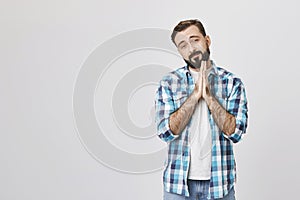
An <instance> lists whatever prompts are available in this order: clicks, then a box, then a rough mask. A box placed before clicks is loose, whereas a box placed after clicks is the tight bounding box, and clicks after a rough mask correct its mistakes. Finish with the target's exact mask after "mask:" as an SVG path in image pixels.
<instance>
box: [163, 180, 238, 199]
mask: <svg viewBox="0 0 300 200" xmlns="http://www.w3.org/2000/svg"><path fill="white" fill-rule="evenodd" d="M188 187H189V193H190V196H189V197H185V196H181V195H178V194H173V193H169V192H166V191H164V200H204V199H207V195H208V189H209V180H207V181H200V180H190V179H188ZM219 200H235V191H234V188H232V189H231V190H230V191H229V193H228V194H227V195H226V196H225V197H223V198H221V199H219Z"/></svg>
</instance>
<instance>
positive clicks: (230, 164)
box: [155, 62, 248, 199]
mask: <svg viewBox="0 0 300 200" xmlns="http://www.w3.org/2000/svg"><path fill="white" fill-rule="evenodd" d="M208 81H209V83H210V91H211V94H212V95H213V96H214V97H215V98H216V99H217V100H218V102H219V103H220V104H221V105H222V106H223V107H224V108H225V109H226V110H227V111H228V112H229V113H231V114H233V115H234V116H235V118H236V128H235V132H234V133H233V134H232V135H230V136H227V135H225V134H224V133H223V132H222V131H221V130H220V129H219V127H218V126H217V125H216V123H215V122H214V119H213V117H212V115H211V113H210V112H209V122H210V127H211V133H212V158H211V161H212V163H211V178H210V188H209V197H210V198H213V199H217V198H222V197H224V196H225V195H226V194H228V192H229V190H230V189H231V188H232V187H233V185H234V183H235V181H236V165H235V159H234V154H233V146H232V143H236V142H238V141H240V140H241V137H242V135H243V134H244V133H246V128H247V119H248V115H247V110H248V109H247V99H246V93H245V88H244V85H243V83H242V81H241V79H239V78H238V77H236V76H235V75H234V74H232V73H230V72H228V71H226V70H225V69H222V68H220V67H217V66H216V65H215V64H214V63H213V62H212V68H211V70H210V73H209V75H208ZM194 86H195V82H194V80H193V78H192V76H191V74H190V72H189V70H188V67H187V66H184V67H181V68H179V69H177V70H175V71H172V72H170V73H168V74H167V75H166V76H164V77H163V78H162V80H161V81H160V83H159V87H158V89H157V90H156V97H155V110H156V111H155V113H156V114H155V121H156V124H157V134H158V136H159V138H160V139H161V140H163V141H165V142H167V143H168V157H167V159H166V162H165V169H164V172H163V183H164V190H165V191H167V192H171V193H176V194H179V195H183V196H187V197H188V196H189V190H188V185H187V177H188V171H189V163H190V154H191V149H190V142H189V136H190V133H189V131H190V122H191V121H190V122H189V123H188V124H187V126H186V127H185V128H184V129H183V131H182V132H181V134H180V135H179V136H176V135H174V134H173V133H172V131H171V130H170V127H169V119H170V115H171V114H172V113H173V112H175V111H176V110H177V109H178V108H179V107H180V106H181V105H182V104H183V103H184V102H185V100H186V99H187V98H188V97H189V95H190V94H191V93H192V92H193V90H194Z"/></svg>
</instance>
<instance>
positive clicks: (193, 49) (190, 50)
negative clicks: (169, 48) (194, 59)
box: [188, 42, 196, 53]
mask: <svg viewBox="0 0 300 200" xmlns="http://www.w3.org/2000/svg"><path fill="white" fill-rule="evenodd" d="M195 50H196V47H195V45H193V44H191V43H190V42H189V43H188V51H189V53H192V52H194V51H195Z"/></svg>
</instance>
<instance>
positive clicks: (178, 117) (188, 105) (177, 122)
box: [169, 91, 199, 135]
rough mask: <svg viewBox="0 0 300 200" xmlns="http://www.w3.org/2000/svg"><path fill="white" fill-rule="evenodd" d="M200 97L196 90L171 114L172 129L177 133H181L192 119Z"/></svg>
mask: <svg viewBox="0 0 300 200" xmlns="http://www.w3.org/2000/svg"><path fill="white" fill-rule="evenodd" d="M198 100H199V98H198V97H197V95H196V93H195V91H194V92H193V93H192V94H191V95H190V96H189V98H188V99H187V100H186V101H185V102H184V103H183V104H182V106H181V107H180V108H179V109H178V110H177V111H176V112H174V113H172V114H171V116H170V122H169V125H170V129H171V131H172V132H173V133H174V134H175V135H179V134H180V133H181V131H182V130H183V129H184V128H185V127H186V125H187V124H188V122H189V120H190V119H191V117H192V115H193V113H194V110H195V108H196V105H197V103H198Z"/></svg>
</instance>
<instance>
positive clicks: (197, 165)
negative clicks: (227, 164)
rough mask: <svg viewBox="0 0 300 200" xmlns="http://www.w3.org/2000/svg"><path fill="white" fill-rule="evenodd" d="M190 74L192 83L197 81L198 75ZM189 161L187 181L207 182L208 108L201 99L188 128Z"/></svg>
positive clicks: (210, 140)
mask: <svg viewBox="0 0 300 200" xmlns="http://www.w3.org/2000/svg"><path fill="white" fill-rule="evenodd" d="M190 71H191V74H192V76H193V78H194V82H196V81H197V80H198V76H199V73H198V72H193V71H192V70H190ZM190 134H191V135H190V137H189V138H190V145H191V159H190V168H189V173H188V178H189V179H194V180H209V179H210V176H211V148H212V139H211V127H210V124H209V119H208V107H207V104H206V102H205V100H204V99H201V100H200V101H199V103H198V105H197V107H196V109H195V112H194V114H193V117H192V121H191V128H190Z"/></svg>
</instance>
